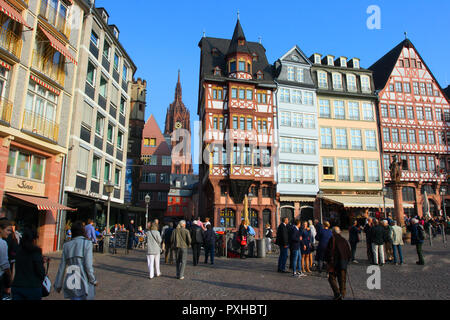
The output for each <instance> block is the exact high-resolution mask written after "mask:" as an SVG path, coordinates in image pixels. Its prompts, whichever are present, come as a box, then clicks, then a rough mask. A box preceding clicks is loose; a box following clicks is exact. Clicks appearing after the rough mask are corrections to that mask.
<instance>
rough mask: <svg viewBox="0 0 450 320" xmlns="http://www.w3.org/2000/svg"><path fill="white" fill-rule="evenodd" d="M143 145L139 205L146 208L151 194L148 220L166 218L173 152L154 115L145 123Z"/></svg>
mask: <svg viewBox="0 0 450 320" xmlns="http://www.w3.org/2000/svg"><path fill="white" fill-rule="evenodd" d="M142 135H143V141H142V146H141V163H142V175H141V183H140V186H139V199H138V200H139V202H138V203H139V206H140V207H142V208H145V206H146V203H145V196H146V195H147V194H148V195H149V196H150V203H149V207H148V209H149V212H148V214H149V216H148V220H149V221H150V220H152V219H155V218H158V219H159V220H160V221H162V219H163V218H164V215H165V213H166V211H167V199H168V198H167V197H168V193H169V190H170V172H171V169H172V161H171V155H170V154H171V152H170V148H169V145H168V144H167V142H166V139H165V138H164V136H163V134H162V133H161V130H160V129H159V126H158V124H157V123H156V120H155V118H154V117H153V115H151V116H150V118H149V119H148V120H147V122H146V123H145V127H144V131H143V133H142Z"/></svg>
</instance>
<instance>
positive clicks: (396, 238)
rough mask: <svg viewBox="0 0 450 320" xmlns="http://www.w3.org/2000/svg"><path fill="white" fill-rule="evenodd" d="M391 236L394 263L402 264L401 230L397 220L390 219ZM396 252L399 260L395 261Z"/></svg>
mask: <svg viewBox="0 0 450 320" xmlns="http://www.w3.org/2000/svg"><path fill="white" fill-rule="evenodd" d="M390 229H391V238H392V248H393V250H392V251H393V253H394V264H398V265H402V264H403V255H402V246H403V230H402V228H401V227H400V226H398V225H397V221H392V226H391V228H390ZM397 253H398V257H399V260H400V261H399V262H397V261H398V260H397Z"/></svg>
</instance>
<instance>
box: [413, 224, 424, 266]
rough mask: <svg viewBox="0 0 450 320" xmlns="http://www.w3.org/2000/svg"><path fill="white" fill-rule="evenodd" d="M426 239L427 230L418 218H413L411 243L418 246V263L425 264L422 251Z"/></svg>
mask: <svg viewBox="0 0 450 320" xmlns="http://www.w3.org/2000/svg"><path fill="white" fill-rule="evenodd" d="M424 239H425V230H424V228H423V227H422V226H421V225H420V224H419V221H418V220H417V219H412V220H411V244H412V245H413V246H416V251H417V255H418V257H419V261H417V262H416V264H418V265H424V264H425V260H424V258H423V253H422V245H423V242H424Z"/></svg>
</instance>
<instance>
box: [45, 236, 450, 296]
mask: <svg viewBox="0 0 450 320" xmlns="http://www.w3.org/2000/svg"><path fill="white" fill-rule="evenodd" d="M449 247H450V246H449V244H446V245H445V244H443V243H442V240H441V238H440V237H438V238H436V239H435V241H434V242H433V246H430V244H429V242H428V241H427V242H426V243H425V244H424V247H423V249H424V250H423V251H424V255H425V261H426V264H425V266H418V265H416V263H415V262H416V261H417V254H416V252H415V247H414V246H411V245H409V244H405V246H404V247H403V251H404V260H405V264H404V265H402V266H396V265H390V264H386V265H385V266H383V267H382V268H381V289H380V290H377V289H374V290H369V289H368V288H367V284H366V283H367V278H368V277H369V274H367V267H368V266H369V265H368V263H367V259H366V245H365V241H363V242H360V243H359V244H358V250H357V260H359V261H360V263H359V264H351V265H350V266H349V275H350V283H351V286H352V287H353V292H354V298H355V299H357V300H360V299H370V300H379V299H387V300H392V299H420V300H422V299H442V300H448V299H450V251H449ZM122 251H123V250H122ZM145 254H146V252H145V251H144V250H133V251H131V252H130V253H129V254H128V255H124V254H123V253H122V254H121V253H120V252H119V254H117V255H106V254H99V253H95V254H94V268H95V273H96V276H97V279H98V281H99V285H98V287H97V296H96V299H97V300H123V299H128V300H147V299H149V300H154V299H155V300H157V299H163V300H172V299H182V300H221V299H225V300H239V299H250V300H253V299H256V300H301V299H305V300H308V299H313V300H324V299H325V300H329V299H331V298H332V292H331V289H330V287H329V284H328V281H327V278H326V277H319V276H318V275H316V274H314V273H313V274H312V275H310V276H307V277H303V278H300V279H298V278H293V277H292V276H291V274H290V273H286V274H282V273H278V272H276V270H277V259H278V257H277V256H276V255H269V256H268V257H266V258H264V259H258V258H248V259H244V260H241V259H225V258H216V259H215V264H214V265H210V264H208V265H206V264H203V263H200V264H199V265H198V266H196V267H194V266H193V265H192V255H191V253H190V255H189V257H188V264H187V267H186V272H185V279H184V280H178V279H176V277H175V275H176V270H175V265H165V264H164V262H163V260H162V261H161V271H162V276H161V277H158V278H156V277H155V278H153V279H149V278H148V277H149V273H148V269H147V260H146V255H145ZM60 257H61V254H60V253H55V254H53V255H52V258H53V261H52V263H51V266H50V270H49V276H50V279H51V280H52V281H53V280H54V279H55V276H56V272H57V268H58V265H59V262H60ZM200 261H201V262H203V261H204V256H203V250H202V256H201V260H200ZM350 283H349V281H347V289H348V290H347V297H346V298H347V299H348V300H351V299H353V295H352V290H351V288H350ZM46 299H50V300H59V299H63V294H62V293H61V294H57V293H56V292H54V291H52V293H51V295H50V296H49V297H47V298H46Z"/></svg>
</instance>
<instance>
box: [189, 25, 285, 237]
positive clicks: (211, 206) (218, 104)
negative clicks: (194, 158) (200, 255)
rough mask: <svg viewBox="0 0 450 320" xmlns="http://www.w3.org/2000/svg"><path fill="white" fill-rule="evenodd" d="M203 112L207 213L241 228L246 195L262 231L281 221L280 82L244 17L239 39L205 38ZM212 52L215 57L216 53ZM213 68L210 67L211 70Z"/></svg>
mask: <svg viewBox="0 0 450 320" xmlns="http://www.w3.org/2000/svg"><path fill="white" fill-rule="evenodd" d="M199 45H200V47H201V49H202V62H201V76H200V78H201V80H200V97H199V110H198V113H199V116H200V120H201V122H202V135H203V140H202V163H201V164H200V169H199V173H200V183H201V192H200V194H201V197H203V198H201V199H200V201H201V205H200V207H204V211H203V212H200V215H202V216H208V217H210V218H211V219H212V220H213V222H214V226H216V227H226V228H228V229H231V230H236V229H238V228H239V224H240V222H241V219H242V218H243V217H244V201H243V199H244V196H245V195H249V196H250V197H251V199H250V202H249V208H250V210H249V220H250V224H251V225H252V227H253V228H254V229H255V231H256V233H257V236H262V235H263V230H264V224H265V223H270V224H271V225H272V226H273V225H274V223H275V211H276V205H275V202H274V192H275V190H276V188H275V177H274V174H275V173H274V161H273V159H272V155H275V154H276V150H275V143H276V141H275V139H276V138H275V137H276V134H275V128H276V126H275V124H276V121H277V120H276V107H275V105H274V91H275V89H276V86H275V83H274V82H273V80H272V79H271V74H270V72H269V74H265V73H263V71H264V67H265V66H267V65H268V63H267V59H266V57H265V54H264V49H263V47H262V46H261V45H260V44H259V43H254V42H247V41H246V40H245V37H244V35H243V31H242V29H241V26H240V23H239V21H238V23H237V25H236V28H235V32H234V34H233V39H232V40H231V41H230V40H225V39H217V38H203V39H202V41H201V42H200V44H199ZM211 58H212V59H211ZM208 69H209V70H208Z"/></svg>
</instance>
